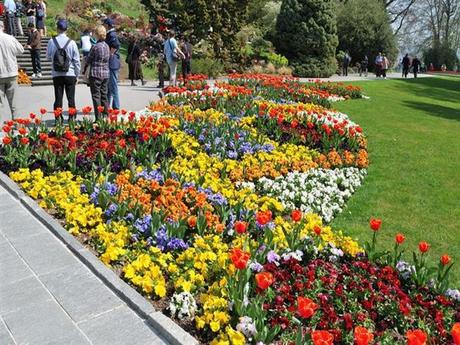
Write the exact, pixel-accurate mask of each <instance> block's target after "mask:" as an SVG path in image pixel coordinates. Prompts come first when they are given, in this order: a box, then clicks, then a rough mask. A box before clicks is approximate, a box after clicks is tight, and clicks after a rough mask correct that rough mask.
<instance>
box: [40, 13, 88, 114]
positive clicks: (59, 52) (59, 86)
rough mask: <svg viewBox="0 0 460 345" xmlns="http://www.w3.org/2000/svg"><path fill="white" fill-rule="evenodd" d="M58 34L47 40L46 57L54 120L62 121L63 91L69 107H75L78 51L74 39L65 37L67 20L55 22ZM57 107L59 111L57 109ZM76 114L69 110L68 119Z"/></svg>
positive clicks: (78, 61)
mask: <svg viewBox="0 0 460 345" xmlns="http://www.w3.org/2000/svg"><path fill="white" fill-rule="evenodd" d="M57 31H58V35H57V36H56V37H53V39H52V40H50V41H49V42H48V47H47V50H46V57H47V59H48V60H49V61H52V65H53V69H52V75H53V85H54V105H53V108H54V111H55V117H56V122H58V121H60V122H62V99H63V96H64V91H65V94H66V96H67V101H68V105H69V110H70V109H75V85H76V84H77V82H78V80H77V78H78V76H79V75H80V68H81V65H80V53H79V52H78V47H77V44H76V43H75V41H73V40H72V39H70V38H69V37H67V35H66V31H67V21H66V20H65V19H59V20H58V22H57ZM59 109H60V110H61V111H59ZM75 116H76V114H75V113H74V114H72V113H71V112H70V111H69V121H72V120H74V119H75Z"/></svg>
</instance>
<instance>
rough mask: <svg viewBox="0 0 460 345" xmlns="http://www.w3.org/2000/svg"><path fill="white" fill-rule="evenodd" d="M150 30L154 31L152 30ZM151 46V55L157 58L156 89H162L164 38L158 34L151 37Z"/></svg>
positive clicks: (163, 84)
mask: <svg viewBox="0 0 460 345" xmlns="http://www.w3.org/2000/svg"><path fill="white" fill-rule="evenodd" d="M152 30H154V29H153V28H152ZM152 38H153V43H154V44H153V46H152V49H151V55H156V56H157V70H158V81H159V82H158V85H157V87H158V88H163V87H164V86H165V54H164V49H163V46H164V42H165V40H164V38H163V35H162V34H161V33H159V32H157V33H156V34H154V35H153V36H152Z"/></svg>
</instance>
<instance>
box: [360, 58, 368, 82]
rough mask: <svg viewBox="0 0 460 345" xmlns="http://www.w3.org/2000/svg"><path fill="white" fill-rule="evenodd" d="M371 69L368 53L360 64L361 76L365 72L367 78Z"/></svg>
mask: <svg viewBox="0 0 460 345" xmlns="http://www.w3.org/2000/svg"><path fill="white" fill-rule="evenodd" d="M368 69H369V58H368V57H367V55H364V58H363V59H362V60H361V64H360V66H359V76H360V77H361V76H362V75H363V74H364V76H365V77H366V78H367V73H368Z"/></svg>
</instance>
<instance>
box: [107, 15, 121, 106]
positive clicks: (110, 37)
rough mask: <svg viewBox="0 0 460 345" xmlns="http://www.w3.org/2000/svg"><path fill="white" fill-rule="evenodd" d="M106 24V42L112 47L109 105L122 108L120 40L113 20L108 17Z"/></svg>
mask: <svg viewBox="0 0 460 345" xmlns="http://www.w3.org/2000/svg"><path fill="white" fill-rule="evenodd" d="M103 23H104V26H105V28H106V30H107V37H106V39H105V42H106V43H107V45H108V46H109V48H110V59H109V70H110V75H109V91H108V97H109V107H112V108H113V109H120V97H119V95H118V78H119V74H120V67H121V65H120V41H119V40H118V36H117V33H116V31H115V28H114V23H113V20H112V19H110V18H106V19H105V20H104V22H103Z"/></svg>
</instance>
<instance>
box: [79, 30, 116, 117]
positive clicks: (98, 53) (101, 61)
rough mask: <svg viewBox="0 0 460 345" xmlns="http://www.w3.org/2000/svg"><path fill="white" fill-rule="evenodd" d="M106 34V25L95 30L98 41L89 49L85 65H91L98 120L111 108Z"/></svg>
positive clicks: (90, 75) (92, 88)
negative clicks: (108, 92)
mask: <svg viewBox="0 0 460 345" xmlns="http://www.w3.org/2000/svg"><path fill="white" fill-rule="evenodd" d="M106 35H107V31H106V30H105V27H103V26H102V25H99V26H98V27H97V28H96V31H95V36H96V39H97V43H96V44H95V45H94V46H93V47H92V48H91V50H90V51H89V54H88V56H87V57H86V62H87V63H86V65H85V69H86V68H88V66H90V67H89V68H90V72H89V87H90V90H91V97H92V99H93V106H94V116H95V117H96V121H97V120H99V119H100V117H101V113H102V114H104V115H106V114H107V111H108V108H109V99H108V95H107V91H108V84H109V74H110V71H109V59H110V49H109V46H108V45H107V43H105V39H106ZM85 72H86V71H85ZM99 107H103V110H102V111H101V110H100V108H99Z"/></svg>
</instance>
